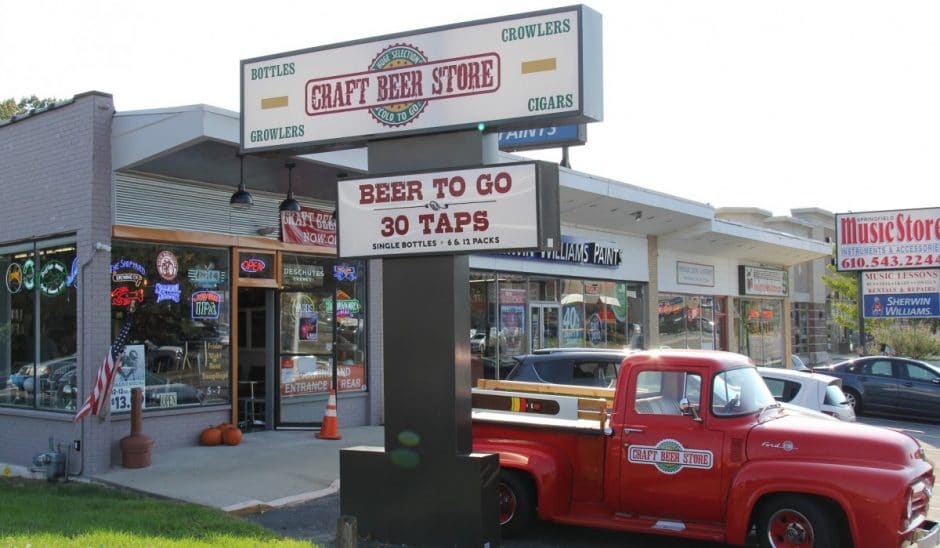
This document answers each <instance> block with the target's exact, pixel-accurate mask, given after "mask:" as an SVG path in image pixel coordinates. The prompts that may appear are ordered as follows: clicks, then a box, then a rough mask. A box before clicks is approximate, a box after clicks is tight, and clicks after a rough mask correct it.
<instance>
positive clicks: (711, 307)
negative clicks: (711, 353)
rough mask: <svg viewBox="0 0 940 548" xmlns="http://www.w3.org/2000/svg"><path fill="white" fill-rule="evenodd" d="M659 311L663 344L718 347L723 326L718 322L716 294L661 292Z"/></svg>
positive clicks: (671, 346)
mask: <svg viewBox="0 0 940 548" xmlns="http://www.w3.org/2000/svg"><path fill="white" fill-rule="evenodd" d="M657 311H658V313H659V341H660V344H661V345H662V346H667V347H669V348H693V349H696V350H714V349H715V348H718V344H717V341H718V340H719V338H720V337H719V332H718V331H719V329H720V327H719V326H718V325H717V324H716V318H715V312H716V311H715V299H714V297H712V296H710V295H676V294H671V293H660V295H659V304H658V305H657Z"/></svg>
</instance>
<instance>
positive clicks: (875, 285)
mask: <svg viewBox="0 0 940 548" xmlns="http://www.w3.org/2000/svg"><path fill="white" fill-rule="evenodd" d="M861 276H862V297H863V299H864V308H863V315H864V317H866V318H937V317H940V269H930V270H923V269H915V270H879V271H871V272H862V273H861Z"/></svg>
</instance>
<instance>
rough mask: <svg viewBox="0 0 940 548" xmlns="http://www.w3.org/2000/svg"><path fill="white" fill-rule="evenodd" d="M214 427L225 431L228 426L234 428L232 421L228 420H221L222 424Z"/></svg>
mask: <svg viewBox="0 0 940 548" xmlns="http://www.w3.org/2000/svg"><path fill="white" fill-rule="evenodd" d="M216 428H218V429H219V430H221V431H223V432H225V431H226V430H228V429H229V428H235V425H234V424H232V423H230V422H223V423H222V424H220V425H218V426H216Z"/></svg>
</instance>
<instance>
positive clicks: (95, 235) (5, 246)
mask: <svg viewBox="0 0 940 548" xmlns="http://www.w3.org/2000/svg"><path fill="white" fill-rule="evenodd" d="M238 136H239V115H238V114H237V113H234V112H231V111H226V110H222V109H217V108H213V107H209V106H205V105H198V106H191V107H177V108H168V109H156V110H145V111H132V112H126V113H116V112H115V111H114V106H113V101H112V98H111V96H110V95H107V94H104V93H99V92H90V93H86V94H82V95H79V96H76V97H74V98H73V99H72V100H70V101H67V102H63V103H59V104H57V105H55V106H54V107H50V108H48V109H45V110H43V111H40V112H34V113H32V114H30V115H27V116H23V117H19V118H14V119H12V120H10V121H7V122H6V123H4V124H3V125H0V154H2V157H3V162H2V163H0V193H2V195H3V196H4V204H5V208H4V215H3V217H2V219H0V229H2V230H0V234H2V235H3V236H2V239H0V273H3V274H4V284H3V286H2V287H0V438H2V439H3V440H4V443H3V444H2V446H0V462H6V463H15V464H17V465H23V466H28V465H29V463H30V462H31V461H32V458H33V456H35V455H36V454H38V453H40V452H42V451H44V450H46V449H47V448H48V444H49V439H50V438H51V439H53V440H54V442H55V443H56V444H59V445H61V447H60V450H62V451H68V454H69V461H70V462H69V465H68V466H69V474H70V475H75V474H89V475H90V474H94V473H96V472H97V471H101V470H106V469H108V468H110V467H111V466H115V465H117V464H119V463H120V462H121V454H120V449H119V445H118V442H119V440H120V439H121V438H123V437H125V436H127V435H128V433H129V431H130V421H129V418H130V413H129V406H130V392H131V390H132V389H133V388H141V389H142V393H143V395H144V402H143V426H144V431H145V433H146V434H147V435H149V436H151V437H152V438H153V439H154V441H155V445H154V452H155V453H156V454H158V453H159V452H160V451H163V450H166V449H171V448H174V447H180V446H187V445H192V444H194V443H197V440H198V435H199V432H200V431H201V430H202V429H203V428H205V427H206V426H207V425H214V424H219V423H224V422H237V423H239V424H240V425H241V426H242V427H243V428H244V429H246V430H251V429H261V428H264V429H289V428H317V427H319V425H320V422H321V421H322V419H323V416H324V412H325V408H326V403H327V400H328V397H329V392H330V389H331V387H335V389H336V391H337V405H338V410H337V415H338V418H339V423H340V426H353V425H365V424H381V423H382V422H383V411H382V408H383V403H382V392H383V371H384V367H383V363H382V359H383V345H382V309H381V300H382V280H381V261H380V260H370V261H367V262H361V261H350V260H339V259H337V255H336V248H335V240H334V238H335V223H334V222H333V221H334V219H333V216H332V212H333V211H334V208H335V204H336V196H335V192H336V185H335V184H334V183H335V181H337V180H340V179H342V178H344V177H347V176H348V177H353V176H361V175H362V174H365V173H367V168H366V159H365V158H366V154H365V151H364V150H361V149H359V150H347V151H342V152H332V153H322V154H316V155H307V156H297V157H283V156H282V157H278V156H276V155H271V154H267V155H252V156H245V157H243V158H242V157H239V156H238V148H239V147H238V142H239V139H238ZM504 159H505V161H507V162H510V161H515V160H518V157H511V156H509V155H505V157H504ZM559 176H560V200H559V202H560V203H559V206H560V210H561V221H562V239H561V240H562V241H561V245H560V247H559V249H558V251H555V252H546V253H493V254H477V255H472V256H471V258H470V268H471V279H470V281H469V283H470V298H471V303H470V308H471V311H470V314H471V318H470V326H471V333H470V334H468V336H471V335H473V336H474V337H476V343H474V342H473V341H474V338H473V337H471V350H472V351H473V352H472V353H471V366H472V367H473V374H474V378H479V377H485V376H490V377H492V376H497V375H499V376H503V375H504V374H505V372H506V371H507V370H508V367H509V365H510V364H511V356H513V355H515V354H519V353H524V352H528V351H530V350H532V349H535V348H543V347H582V346H586V347H609V348H620V347H624V346H632V347H645V348H654V347H657V346H660V345H662V344H669V345H677V346H681V345H686V346H689V347H693V348H710V347H715V348H725V349H729V350H736V351H742V352H744V353H748V352H750V351H751V349H752V348H759V349H760V352H761V354H760V356H773V357H777V356H780V355H784V353H785V351H786V347H785V344H784V342H785V341H786V340H787V339H786V337H785V336H783V333H785V330H786V329H787V327H786V322H784V321H783V319H784V318H786V317H787V314H788V312H787V310H786V306H788V305H787V304H786V303H787V298H786V297H785V296H783V294H781V295H775V296H772V297H767V296H766V295H760V294H754V293H753V291H751V293H750V294H748V293H747V292H745V293H739V292H738V288H737V285H736V284H737V283H738V281H739V279H740V278H739V276H738V274H739V268H742V267H744V266H747V267H748V268H752V267H753V268H763V269H766V268H767V267H766V263H767V262H768V261H775V262H774V266H773V267H772V268H770V270H771V271H773V272H771V276H773V275H776V273H777V272H778V271H779V270H780V269H786V268H787V267H789V266H790V265H793V264H797V263H800V262H802V261H808V260H812V259H815V258H818V257H823V256H825V255H827V254H828V252H829V249H828V244H825V243H824V242H816V241H812V240H808V239H806V238H800V237H790V236H785V235H781V234H778V233H775V232H773V231H769V230H765V229H760V228H755V227H743V226H739V225H737V224H735V223H731V222H728V221H721V220H719V219H716V218H715V210H714V209H713V208H712V207H711V206H708V205H706V204H700V203H697V202H692V201H689V200H684V199H681V198H677V197H674V196H669V195H664V194H661V193H658V192H655V191H651V190H648V189H643V188H639V187H635V186H632V185H628V184H625V183H621V182H618V181H612V180H609V179H604V178H600V177H595V176H591V175H586V174H583V173H578V172H575V171H572V170H570V169H565V168H562V169H561V170H560V174H559ZM249 202H250V206H249ZM282 210H283V211H282ZM690 265H692V266H690ZM694 265H699V266H694ZM762 265H764V266H762ZM693 266H694V268H692V267H693ZM690 269H691V270H690ZM692 270H694V272H693V271H692ZM752 275H753V274H752ZM762 287H764V288H765V289H766V286H762ZM409 289H414V290H415V298H416V299H419V298H421V296H420V288H409ZM752 289H753V288H752ZM782 289H783V288H780V287H777V288H776V290H777V291H780V290H782ZM680 300H681V303H682V307H681V308H680V309H681V310H682V318H683V322H684V323H683V324H682V325H683V327H682V330H681V332H680V331H677V330H676V329H671V328H668V327H667V329H663V323H664V322H667V323H668V321H670V320H671V319H672V318H671V317H669V316H668V314H666V315H665V316H664V314H665V312H664V310H665V309H664V308H663V306H664V305H666V304H677V303H678V302H679V301H680ZM715 303H719V304H715ZM709 306H711V307H710V308H709ZM690 310H697V311H698V314H699V316H697V318H690V319H691V320H692V321H686V320H687V319H688V318H686V316H687V315H689V314H690V312H688V311H690ZM751 310H758V311H759V312H758V317H757V318H756V320H755V321H756V322H757V323H760V324H761V325H760V326H758V327H753V325H754V322H752V323H751V324H748V323H747V318H749V317H750V314H751ZM765 310H774V311H776V312H773V314H774V318H773V321H774V326H775V327H774V331H773V332H771V333H768V331H767V330H766V329H765V328H764V327H766V326H765V325H764V324H767V323H768V321H769V318H767V317H765V316H763V314H765V312H764V311H765ZM705 312H707V313H708V314H709V319H708V320H703V319H698V318H702V314H704V313H705ZM731 318H734V320H732V319H731ZM737 318H744V319H742V320H741V322H744V323H738V319H737ZM696 320H697V321H696ZM709 321H714V322H716V323H715V325H716V326H721V327H720V328H719V330H720V331H722V332H725V333H726V336H725V337H724V338H721V337H718V336H717V335H714V334H712V332H709V333H708V337H705V336H703V335H702V332H703V330H709V329H712V326H711V325H710V324H708V322H709ZM761 322H763V323H761ZM690 326H692V327H696V328H698V329H699V332H698V333H697V337H698V338H696V337H693V336H692V334H691V333H690V330H691V329H692V327H690ZM706 326H707V327H706ZM761 326H763V327H761ZM736 332H737V334H736ZM122 333H126V341H125V342H126V347H125V348H124V352H123V364H122V368H121V370H120V371H119V372H118V374H116V375H115V377H114V386H113V388H112V390H111V392H110V393H109V398H108V400H109V401H108V403H109V404H110V406H109V409H110V416H109V417H105V418H103V419H102V418H100V417H98V416H89V417H86V418H85V419H83V420H81V421H79V422H77V423H73V418H74V417H75V414H76V409H77V408H78V407H79V406H81V404H82V402H83V401H84V400H85V399H86V398H87V396H88V395H89V394H90V393H91V389H92V387H94V385H95V380H96V375H97V371H98V369H99V366H100V365H101V364H102V363H103V362H104V360H105V359H106V356H107V354H108V349H109V348H110V347H111V345H112V342H114V341H115V339H116V338H118V336H119V335H120V334H122ZM415 333H416V341H415V343H416V344H420V342H421V341H420V328H416V331H415ZM481 339H484V340H481ZM706 339H707V340H706ZM690 341H691V342H690ZM703 341H704V342H703ZM771 346H772V348H771ZM751 353H752V354H753V352H751ZM760 356H757V358H758V361H760ZM34 364H38V365H34ZM75 442H77V445H78V446H80V448H81V450H80V451H76V450H75V449H74V447H75V446H76V443H75ZM157 458H158V457H157Z"/></svg>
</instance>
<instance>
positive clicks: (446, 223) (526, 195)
mask: <svg viewBox="0 0 940 548" xmlns="http://www.w3.org/2000/svg"><path fill="white" fill-rule="evenodd" d="M337 209H338V211H339V226H338V229H339V251H338V252H339V256H340V257H388V256H393V255H419V254H428V255H430V254H437V255H442V254H458V253H479V252H483V251H496V250H509V249H552V248H556V247H557V246H558V242H559V240H560V230H561V229H560V223H559V221H558V219H559V216H558V166H557V165H555V164H549V163H546V162H528V163H520V164H501V165H492V166H485V167H480V168H473V169H460V170H453V171H441V172H434V173H414V174H403V175H385V176H382V177H375V178H369V179H358V180H356V179H350V180H344V181H340V182H339V183H338V184H337Z"/></svg>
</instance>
